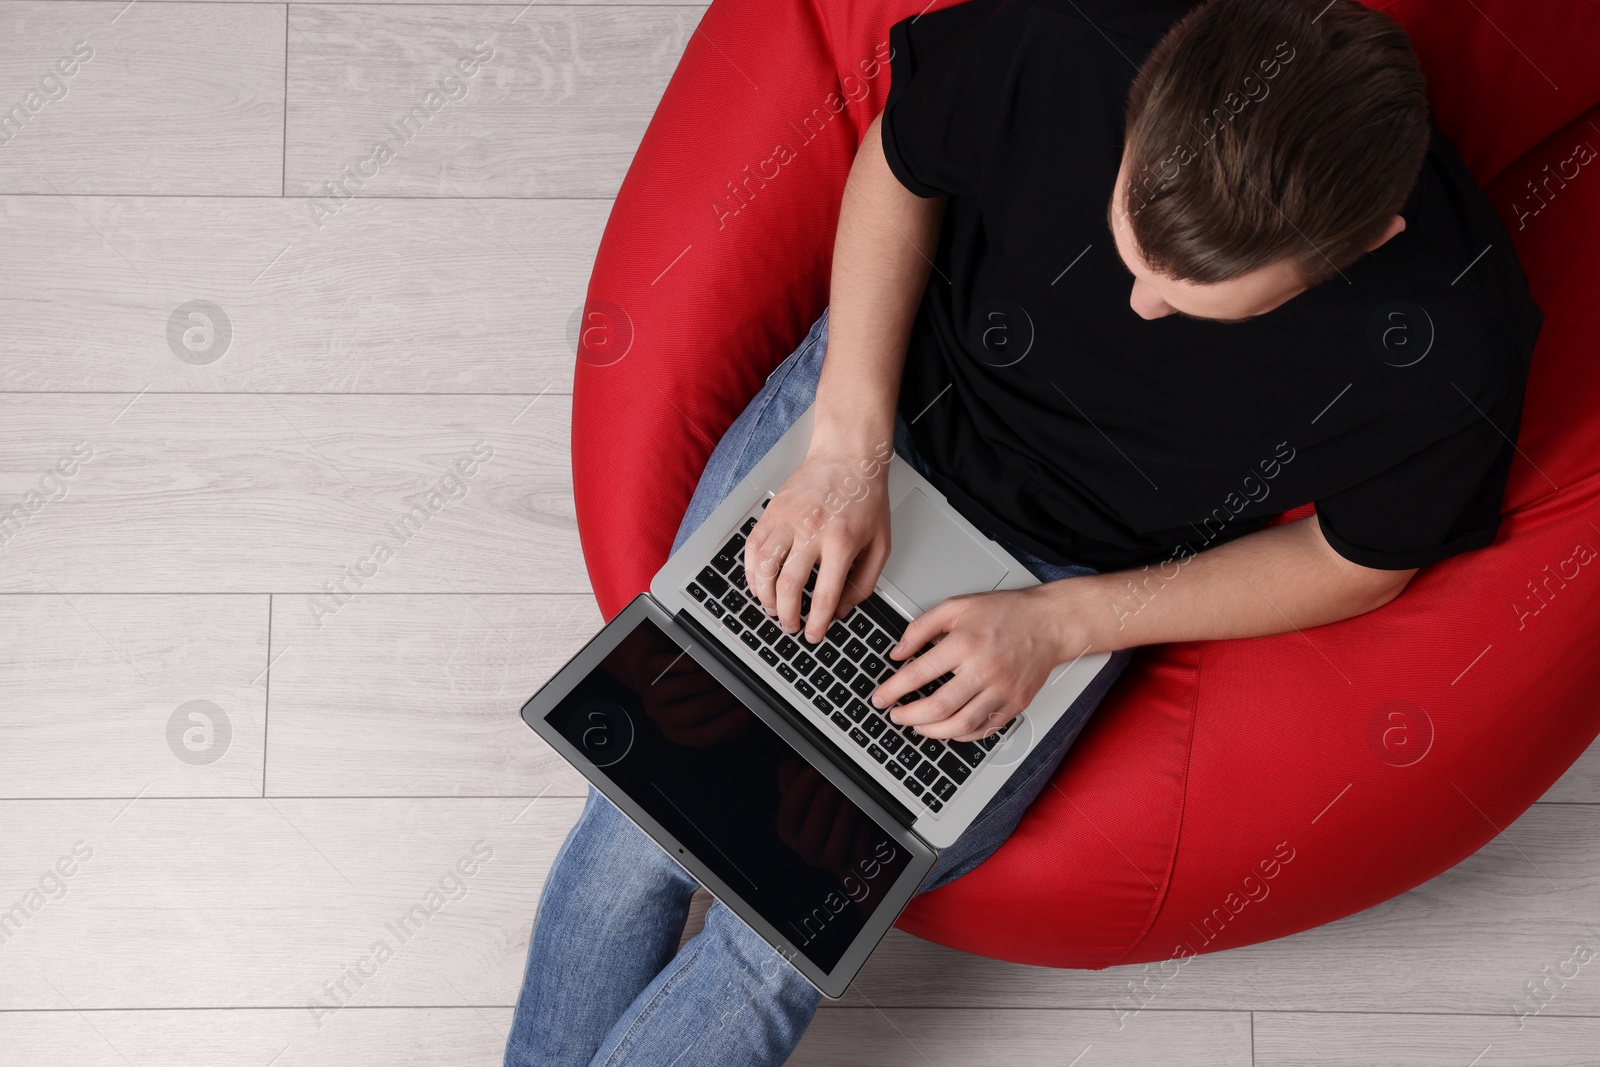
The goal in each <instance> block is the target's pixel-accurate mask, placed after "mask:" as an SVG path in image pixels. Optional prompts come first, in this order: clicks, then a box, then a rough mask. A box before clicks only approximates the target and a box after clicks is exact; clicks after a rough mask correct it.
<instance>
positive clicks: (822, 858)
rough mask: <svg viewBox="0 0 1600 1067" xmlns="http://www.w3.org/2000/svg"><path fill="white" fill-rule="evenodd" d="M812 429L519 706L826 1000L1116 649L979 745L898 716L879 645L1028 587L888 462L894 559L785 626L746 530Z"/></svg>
mask: <svg viewBox="0 0 1600 1067" xmlns="http://www.w3.org/2000/svg"><path fill="white" fill-rule="evenodd" d="M810 440H811V410H810V409H807V410H806V412H805V413H804V414H803V415H802V416H801V417H800V418H799V419H798V420H797V421H796V422H795V424H794V426H793V427H791V428H790V429H789V431H788V432H787V433H785V434H784V435H783V437H782V438H780V439H779V440H778V442H777V444H776V445H774V446H773V448H772V449H771V451H769V452H768V453H767V455H766V456H764V457H763V458H762V459H761V461H760V462H758V463H757V464H756V466H755V468H754V469H753V470H752V471H751V472H750V474H749V475H748V476H747V477H746V478H745V479H744V480H743V481H742V482H740V483H739V485H737V486H736V487H735V488H734V489H733V491H732V492H731V493H730V494H729V495H728V496H727V498H726V499H725V500H724V501H723V502H722V504H721V505H720V506H719V507H718V508H717V509H716V510H715V511H714V512H712V514H711V516H710V517H709V518H708V519H707V520H706V521H705V523H704V524H703V525H702V526H701V527H700V529H699V530H698V531H697V532H696V533H695V534H694V535H692V536H691V537H690V538H689V540H688V541H686V542H685V543H684V545H683V546H682V548H681V549H680V550H679V551H678V552H677V553H676V554H675V555H673V557H672V558H671V559H670V560H668V562H667V563H666V565H665V566H663V567H662V568H661V570H660V571H658V572H657V573H656V576H655V578H654V580H652V582H651V583H650V592H649V593H648V594H640V595H639V596H638V597H637V598H635V599H634V601H633V602H632V603H630V604H629V605H628V606H627V607H626V608H625V609H623V611H622V612H620V613H619V614H618V615H617V617H616V618H614V619H612V620H611V622H609V623H608V624H607V625H606V626H605V628H604V629H603V630H601V632H600V633H599V634H598V635H597V636H596V637H595V638H594V639H593V640H591V641H590V642H589V643H588V645H586V646H585V647H584V649H583V650H582V651H581V652H579V653H578V655H577V656H575V657H573V659H572V660H571V662H569V663H568V664H567V665H566V666H565V667H563V668H562V669H561V670H560V671H559V672H557V674H556V675H555V677H554V678H552V679H551V680H550V681H549V682H548V683H547V684H546V685H545V686H544V687H542V688H541V689H540V690H539V692H537V693H535V694H534V695H533V697H532V698H530V699H529V700H528V702H527V703H526V704H525V705H523V708H522V717H523V719H524V721H526V722H527V724H528V725H529V726H531V727H532V728H533V729H534V730H535V731H536V732H537V733H538V734H539V735H540V736H541V737H543V738H544V739H545V740H546V741H548V742H549V743H550V744H551V746H552V747H553V748H555V750H556V751H557V752H559V753H560V754H561V755H562V756H563V757H565V758H566V759H567V760H568V761H569V762H571V763H572V765H573V766H574V767H576V768H577V769H578V770H579V771H581V772H582V773H583V774H584V775H585V777H587V778H588V779H589V781H591V782H593V783H594V785H595V787H596V788H597V789H599V790H600V792H602V793H603V794H605V796H606V797H608V798H609V799H610V800H611V801H612V802H613V803H615V804H616V805H617V807H618V808H620V809H621V810H622V812H623V813H624V814H626V815H627V816H628V817H629V818H630V819H632V820H633V822H634V823H635V824H636V825H638V826H639V828H640V829H641V830H642V831H643V832H644V833H646V834H647V835H649V836H650V837H651V838H652V839H653V840H655V841H656V843H657V844H659V845H660V846H661V847H662V848H663V849H664V850H665V851H666V853H667V855H669V856H671V857H672V858H673V859H674V860H676V861H677V862H678V863H679V864H680V865H681V866H682V867H683V868H684V869H685V870H686V871H688V872H689V874H690V875H691V876H693V877H694V878H696V879H697V880H698V881H699V882H700V883H701V884H702V885H704V886H705V887H706V888H707V889H708V890H710V891H711V892H712V893H713V894H714V895H715V896H716V897H717V898H718V899H719V900H721V901H722V902H723V904H725V905H726V906H727V907H728V908H730V909H731V910H732V911H733V912H734V913H735V914H737V915H738V916H739V917H740V918H741V919H743V920H744V921H745V922H746V923H748V924H749V925H750V927H751V928H752V929H754V930H755V931H756V932H757V933H758V934H760V935H761V936H762V937H764V938H765V939H766V940H767V941H768V942H769V943H770V944H771V945H772V946H773V947H774V948H775V949H777V951H778V952H779V953H780V954H781V955H782V956H783V957H784V958H786V959H788V960H789V961H790V962H791V963H792V964H793V965H794V966H795V967H796V968H797V969H798V970H799V971H800V973H801V974H803V975H804V976H805V977H806V978H807V979H808V980H809V981H810V982H811V983H812V984H813V985H815V986H816V987H817V988H818V989H819V990H820V991H821V992H822V993H823V994H824V995H825V996H828V997H835V998H836V997H839V996H842V995H843V994H844V991H845V989H846V988H847V987H848V985H849V983H850V981H851V979H852V978H854V976H855V974H856V973H857V972H858V971H859V970H860V969H861V966H862V965H863V964H864V963H865V962H866V960H867V957H868V956H869V955H870V954H871V952H872V949H873V948H874V946H876V945H877V943H878V941H879V940H881V939H882V937H883V935H884V934H885V933H887V932H888V929H889V927H890V926H891V925H892V924H893V922H894V920H895V918H896V917H897V916H898V915H899V914H900V911H901V910H902V909H903V908H904V907H905V904H906V902H907V901H908V900H909V899H910V897H911V895H912V894H913V893H914V892H915V890H916V888H917V886H918V885H919V884H920V883H921V881H922V879H923V877H924V876H925V875H926V874H927V873H928V871H929V869H930V868H931V867H932V866H933V863H934V860H935V859H936V858H937V855H938V850H939V849H941V848H944V847H947V846H948V845H950V844H951V843H952V842H954V841H955V839H956V838H957V837H958V836H960V834H961V832H962V831H963V830H965V829H966V828H967V826H968V825H970V824H971V822H972V821H973V819H974V818H976V817H977V815H978V813H979V812H980V811H982V810H983V807H984V805H985V804H986V803H988V801H989V800H990V798H992V797H993V796H994V794H995V793H996V791H998V790H999V788H1000V786H1001V785H1002V784H1003V783H1004V782H1005V780H1006V779H1007V778H1008V777H1009V776H1010V775H1011V773H1012V772H1013V771H1015V770H1016V768H1017V765H1018V764H1019V763H1020V762H1021V761H1022V759H1023V757H1024V756H1026V755H1027V754H1028V752H1029V750H1030V749H1031V748H1032V747H1033V745H1034V744H1035V743H1036V742H1037V741H1038V740H1039V739H1040V738H1042V737H1044V735H1045V734H1046V733H1047V732H1048V731H1049V730H1050V728H1051V726H1053V725H1054V724H1055V723H1056V721H1057V720H1058V719H1060V717H1061V716H1062V714H1064V713H1065V712H1066V711H1067V709H1068V708H1070V707H1071V706H1072V703H1073V701H1074V700H1075V699H1076V698H1077V696H1078V694H1079V693H1081V692H1082V691H1083V689H1084V687H1085V686H1087V685H1088V683H1089V681H1090V680H1091V679H1092V678H1094V676H1095V675H1096V674H1097V673H1098V672H1099V670H1100V668H1101V667H1103V666H1104V665H1105V662H1106V661H1107V660H1108V659H1109V655H1108V654H1106V653H1096V654H1093V655H1085V656H1082V657H1080V658H1079V659H1077V660H1074V661H1072V662H1071V663H1068V664H1062V665H1059V666H1057V667H1056V668H1055V670H1054V671H1052V672H1051V675H1050V678H1049V680H1048V681H1047V682H1046V684H1045V685H1044V686H1043V687H1042V688H1041V689H1040V691H1039V694H1038V695H1037V696H1036V697H1035V698H1034V700H1033V702H1032V703H1031V704H1029V705H1028V707H1027V708H1026V709H1024V711H1023V712H1022V714H1021V715H1019V716H1017V717H1016V718H1014V719H1013V720H1011V722H1010V723H1008V724H1007V725H1006V726H1005V727H1004V728H1003V729H1002V730H1000V731H999V732H998V733H995V734H993V735H991V736H990V737H988V738H986V739H985V740H983V741H980V742H973V743H966V742H945V741H939V740H936V739H933V738H927V737H923V736H922V735H921V734H919V733H917V732H916V730H915V729H913V728H911V727H902V726H897V725H895V724H894V723H893V722H892V721H890V720H889V718H888V717H887V711H888V709H884V710H883V711H879V710H878V709H876V708H874V707H872V706H871V704H870V702H869V701H868V699H867V698H868V697H869V696H870V695H871V693H872V691H873V689H874V688H876V687H877V685H878V684H879V683H880V682H881V681H882V680H883V679H885V678H887V677H889V675H891V674H892V673H893V672H894V671H895V670H896V669H897V667H898V666H900V665H903V664H902V663H898V662H896V661H891V660H890V659H889V657H888V655H887V652H888V649H889V648H890V647H892V646H893V645H894V644H895V643H896V641H898V639H899V637H900V634H901V632H902V631H903V630H904V629H905V627H906V625H907V624H908V623H909V621H910V620H911V619H914V618H915V617H916V616H918V615H920V614H921V613H922V612H924V611H926V610H928V609H929V608H932V607H933V606H934V605H936V604H938V603H939V602H940V601H941V600H943V599H945V598H946V597H949V596H953V595H956V594H959V593H971V592H978V591H982V590H991V589H1018V588H1023V587H1025V586H1029V585H1035V584H1037V582H1038V579H1036V578H1035V577H1034V576H1033V574H1032V573H1031V572H1029V571H1028V569H1027V568H1026V567H1024V566H1023V565H1022V564H1021V563H1020V562H1018V561H1017V560H1016V559H1015V558H1014V557H1012V556H1011V555H1010V554H1009V553H1008V552H1006V551H1005V550H1004V549H1003V548H1001V547H1000V545H998V544H997V543H995V542H994V541H993V540H992V539H990V538H989V537H987V536H986V535H984V534H983V533H981V532H980V531H979V530H978V529H977V528H976V527H975V526H973V525H972V523H970V522H968V521H967V520H966V519H965V518H963V517H962V516H961V515H960V514H959V513H958V512H957V511H956V510H955V509H954V508H952V507H951V506H950V505H949V503H948V502H947V501H946V500H945V499H944V497H943V496H942V495H941V494H940V493H939V491H938V490H937V489H935V488H934V487H933V486H932V485H931V484H930V483H929V482H928V480H927V479H925V478H923V477H922V475H921V474H920V473H919V472H917V471H916V470H915V469H914V468H913V467H911V465H910V464H908V463H906V462H905V461H904V460H901V459H899V458H898V457H897V458H896V459H895V460H894V461H891V463H890V465H889V472H888V478H887V486H888V492H889V502H890V509H891V510H890V522H891V534H890V536H891V552H890V556H889V559H888V561H887V563H886V564H885V566H884V570H883V574H882V576H881V577H880V578H879V579H878V583H877V585H876V587H875V588H874V590H873V592H872V594H871V595H869V596H868V597H867V599H866V600H864V601H862V602H861V603H860V604H859V605H858V606H857V607H855V608H854V609H852V610H851V612H850V613H849V614H848V615H846V616H845V617H844V618H842V619H839V620H836V621H835V622H834V623H833V624H832V625H831V626H830V627H829V629H828V632H827V635H826V636H825V637H824V638H823V639H822V641H821V642H819V643H817V644H812V643H810V642H808V641H805V640H804V639H803V631H802V633H801V634H794V635H789V634H785V633H783V632H782V630H781V628H780V627H779V626H778V624H777V622H776V621H775V620H773V619H772V618H770V617H769V616H767V615H766V613H765V612H764V611H762V609H761V606H760V602H759V601H758V600H757V599H756V598H755V596H754V595H753V594H752V593H751V592H750V590H749V588H748V587H747V586H746V584H745V581H744V571H743V567H742V561H743V550H744V539H745V536H746V535H747V534H748V533H749V532H750V530H751V529H753V528H754V526H755V524H756V522H757V521H758V520H759V518H760V515H761V511H762V509H763V508H764V507H765V506H766V504H767V502H768V501H769V500H770V499H771V498H772V496H773V495H774V494H775V493H776V492H777V491H778V490H779V489H780V488H781V487H782V486H783V483H784V482H785V481H786V480H787V478H788V476H789V475H790V474H791V473H792V472H793V471H794V470H795V469H796V468H797V467H798V466H799V464H800V462H801V461H802V460H803V459H804V457H805V453H806V449H807V447H808V445H809V443H810ZM812 577H813V580H814V579H815V570H813V574H812ZM809 599H810V598H809V594H808V595H807V596H805V597H803V599H802V603H803V605H805V606H807V607H808V606H809ZM947 678H948V675H947V676H946V679H947ZM946 679H940V680H937V681H935V682H933V683H930V684H929V685H928V686H924V687H923V689H922V690H919V691H917V692H913V693H911V694H908V695H907V696H906V697H905V698H904V699H903V700H902V703H909V702H910V701H912V700H915V699H918V698H919V697H921V696H923V695H926V694H928V693H931V692H933V691H934V690H935V689H936V688H937V687H938V685H939V684H941V683H942V681H944V680H946Z"/></svg>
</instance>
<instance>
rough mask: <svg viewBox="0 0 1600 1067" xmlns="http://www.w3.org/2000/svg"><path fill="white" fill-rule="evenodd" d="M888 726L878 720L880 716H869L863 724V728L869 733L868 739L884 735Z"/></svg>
mask: <svg viewBox="0 0 1600 1067" xmlns="http://www.w3.org/2000/svg"><path fill="white" fill-rule="evenodd" d="M886 725H887V724H886V723H885V722H884V721H883V720H882V719H880V718H878V716H876V715H868V716H867V719H866V721H865V722H863V723H862V724H861V728H862V729H863V730H865V731H866V732H867V736H868V737H877V736H878V735H879V734H881V733H883V731H884V727H885V726H886ZM891 736H894V735H891Z"/></svg>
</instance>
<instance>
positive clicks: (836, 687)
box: [828, 682, 850, 708]
mask: <svg viewBox="0 0 1600 1067" xmlns="http://www.w3.org/2000/svg"><path fill="white" fill-rule="evenodd" d="M828 699H829V700H831V701H833V702H834V703H835V704H837V705H839V706H840V707H841V708H842V707H844V706H845V705H846V704H848V703H850V690H848V689H846V688H845V687H844V686H842V685H840V684H839V683H838V682H834V683H833V688H832V689H830V690H828Z"/></svg>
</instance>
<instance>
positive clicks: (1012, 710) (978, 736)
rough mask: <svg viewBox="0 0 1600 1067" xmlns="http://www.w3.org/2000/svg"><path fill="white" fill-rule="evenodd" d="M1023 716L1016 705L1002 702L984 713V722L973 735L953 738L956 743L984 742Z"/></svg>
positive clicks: (968, 734)
mask: <svg viewBox="0 0 1600 1067" xmlns="http://www.w3.org/2000/svg"><path fill="white" fill-rule="evenodd" d="M1020 714H1022V712H1021V710H1020V709H1019V708H1018V707H1017V706H1016V705H1015V704H1007V703H1005V702H1001V703H1000V704H997V705H996V706H994V707H993V708H990V709H989V710H988V711H987V712H985V713H984V716H983V721H982V722H981V723H979V724H978V728H977V729H976V730H973V731H972V732H971V733H967V734H961V735H959V736H958V737H954V738H951V740H954V741H982V740H983V739H984V738H985V737H988V736H989V735H990V734H992V733H996V732H998V731H999V729H1000V727H1002V726H1004V725H1005V724H1006V723H1008V722H1010V721H1011V720H1012V719H1015V718H1016V717H1017V716H1018V715H1020Z"/></svg>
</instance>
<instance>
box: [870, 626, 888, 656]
mask: <svg viewBox="0 0 1600 1067" xmlns="http://www.w3.org/2000/svg"><path fill="white" fill-rule="evenodd" d="M893 644H894V642H893V641H891V640H889V635H888V634H886V633H884V632H883V631H882V630H879V629H877V628H876V627H874V628H873V630H872V632H871V633H870V634H868V635H867V647H869V648H871V649H872V651H874V652H876V653H878V654H879V655H880V656H881V655H882V654H883V653H885V652H887V651H889V648H890V646H891V645H893Z"/></svg>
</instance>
